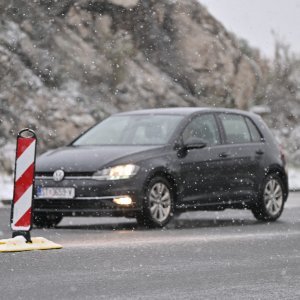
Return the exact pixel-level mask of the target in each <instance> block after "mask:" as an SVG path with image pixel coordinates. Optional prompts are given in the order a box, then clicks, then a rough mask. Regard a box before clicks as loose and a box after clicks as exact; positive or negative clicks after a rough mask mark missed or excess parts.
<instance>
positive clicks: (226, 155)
mask: <svg viewBox="0 0 300 300" xmlns="http://www.w3.org/2000/svg"><path fill="white" fill-rule="evenodd" d="M219 156H220V157H224V158H225V157H228V156H229V153H227V152H222V153H220V154H219Z"/></svg>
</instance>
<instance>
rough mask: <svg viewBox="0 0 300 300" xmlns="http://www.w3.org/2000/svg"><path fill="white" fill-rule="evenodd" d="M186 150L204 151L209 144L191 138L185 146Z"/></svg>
mask: <svg viewBox="0 0 300 300" xmlns="http://www.w3.org/2000/svg"><path fill="white" fill-rule="evenodd" d="M184 146H185V149H186V150H191V149H202V148H204V147H206V146H207V143H206V142H205V141H204V140H202V139H200V138H197V137H190V138H189V139H188V140H187V141H186V142H185V144H184Z"/></svg>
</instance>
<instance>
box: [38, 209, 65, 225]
mask: <svg viewBox="0 0 300 300" xmlns="http://www.w3.org/2000/svg"><path fill="white" fill-rule="evenodd" d="M62 218H63V217H62V216H61V215H57V214H41V213H38V214H34V216H33V224H34V225H35V226H36V227H37V228H52V227H55V226H56V225H57V224H58V223H59V222H60V221H61V220H62Z"/></svg>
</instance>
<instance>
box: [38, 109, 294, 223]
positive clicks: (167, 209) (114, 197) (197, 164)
mask: <svg viewBox="0 0 300 300" xmlns="http://www.w3.org/2000/svg"><path fill="white" fill-rule="evenodd" d="M287 196H288V179H287V173H286V170H285V160H284V155H283V154H282V152H281V150H280V148H279V147H278V145H277V143H276V142H275V140H274V138H273V137H272V134H271V132H270V130H269V129H268V128H267V126H266V124H265V123H264V122H263V121H262V119H261V118H260V117H259V116H257V115H255V114H252V113H247V112H244V111H239V110H229V109H216V108H165V109H151V110H140V111H133V112H126V113H120V114H116V115H113V116H111V117H109V118H107V119H106V120H104V121H103V122H101V123H99V124H97V125H95V126H94V127H92V128H91V129H89V130H88V131H87V132H85V133H84V134H82V135H81V136H79V137H78V138H77V139H76V140H75V141H73V142H72V143H71V144H70V145H68V146H66V147H63V148H59V149H56V150H51V151H49V152H46V153H45V154H43V155H41V156H40V157H39V158H38V160H37V164H36V178H35V197H34V224H35V225H36V226H39V227H49V226H54V225H56V224H58V223H59V222H60V220H61V219H62V218H63V217H64V216H83V215H88V216H126V217H133V218H136V219H137V221H138V223H139V224H140V225H146V226H156V227H162V226H165V225H166V224H167V223H168V222H169V221H170V219H171V218H172V216H173V215H174V213H180V212H184V211H188V210H223V209H226V208H239V209H244V208H248V209H250V210H252V212H253V214H254V216H255V217H256V218H257V219H259V220H265V221H274V220H276V219H277V218H279V216H280V215H281V213H282V211H283V208H284V203H285V201H286V199H287Z"/></svg>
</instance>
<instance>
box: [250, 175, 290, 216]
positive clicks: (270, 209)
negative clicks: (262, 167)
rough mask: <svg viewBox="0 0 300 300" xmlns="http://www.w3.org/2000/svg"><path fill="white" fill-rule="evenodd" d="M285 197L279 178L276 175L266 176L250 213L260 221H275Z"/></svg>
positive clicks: (279, 214)
mask: <svg viewBox="0 0 300 300" xmlns="http://www.w3.org/2000/svg"><path fill="white" fill-rule="evenodd" d="M284 202H285V195H284V188H283V183H282V180H281V178H280V177H279V176H278V175H276V174H270V175H268V176H267V177H266V178H265V180H264V183H263V185H262V189H261V191H260V194H259V198H258V201H257V203H256V204H255V206H254V207H252V209H251V210H252V213H253V215H254V217H255V218H256V219H257V220H260V221H276V220H277V219H278V218H279V217H280V216H281V213H282V211H283V208H284Z"/></svg>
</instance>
